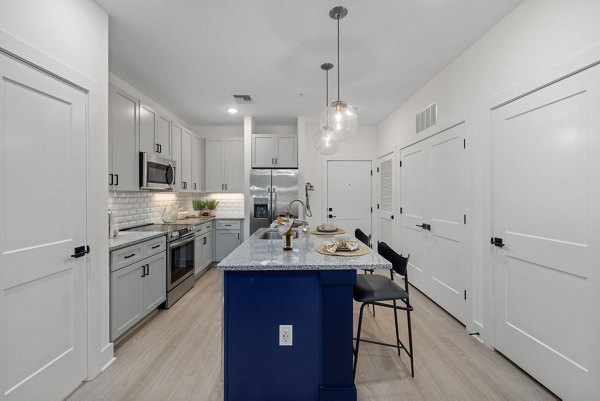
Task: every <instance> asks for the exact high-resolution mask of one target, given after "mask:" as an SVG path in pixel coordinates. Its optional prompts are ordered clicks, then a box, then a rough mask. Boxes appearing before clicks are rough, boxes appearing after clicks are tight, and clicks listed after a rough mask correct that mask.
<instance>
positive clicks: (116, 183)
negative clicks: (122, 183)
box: [115, 174, 119, 185]
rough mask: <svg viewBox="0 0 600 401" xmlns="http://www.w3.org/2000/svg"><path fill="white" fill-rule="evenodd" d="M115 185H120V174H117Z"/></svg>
mask: <svg viewBox="0 0 600 401" xmlns="http://www.w3.org/2000/svg"><path fill="white" fill-rule="evenodd" d="M115 185H119V174H115Z"/></svg>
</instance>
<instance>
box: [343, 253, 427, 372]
mask: <svg viewBox="0 0 600 401" xmlns="http://www.w3.org/2000/svg"><path fill="white" fill-rule="evenodd" d="M377 251H378V252H379V255H381V256H382V257H384V258H385V259H387V260H388V261H389V262H390V263H391V264H392V268H391V269H390V278H387V277H384V276H382V275H380V274H361V275H357V276H356V284H355V285H354V300H355V301H357V302H362V305H361V306H360V314H359V318H358V330H357V333H356V338H355V340H356V347H355V349H354V376H355V377H356V367H357V365H358V349H359V346H360V342H361V341H362V342H367V343H371V344H378V345H384V346H386V347H394V348H397V349H398V355H400V350H401V349H403V350H404V351H405V352H406V354H407V355H408V357H409V358H410V372H411V376H412V377H415V369H414V364H413V345H412V325H411V321H410V313H411V312H412V310H413V307H412V306H411V305H410V302H409V298H408V272H407V265H408V256H407V257H404V256H402V255H399V254H397V253H396V252H395V251H394V250H393V249H392V248H390V247H389V246H388V245H387V244H386V243H385V242H380V243H379V246H378V247H377ZM409 256H410V255H409ZM394 272H396V273H397V274H399V275H401V276H403V277H404V288H402V287H400V286H399V285H398V284H396V282H394ZM398 300H400V301H402V302H403V303H404V305H405V306H398V305H397V304H396V301H398ZM385 301H388V302H389V301H392V305H390V304H387V303H383V302H385ZM366 305H373V307H374V306H375V305H377V306H381V307H384V308H392V309H393V310H394V321H395V324H396V344H389V343H383V342H379V341H373V340H365V339H361V338H360V332H361V329H362V318H363V311H364V308H365V306H366ZM398 310H404V311H406V317H407V323H408V349H407V348H406V346H405V345H404V344H403V343H402V341H401V340H400V333H399V330H398V313H397V312H398Z"/></svg>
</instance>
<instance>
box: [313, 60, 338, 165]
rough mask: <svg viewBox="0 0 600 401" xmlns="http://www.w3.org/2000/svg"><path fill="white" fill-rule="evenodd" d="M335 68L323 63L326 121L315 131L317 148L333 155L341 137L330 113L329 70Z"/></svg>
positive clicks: (321, 151) (323, 153) (325, 153)
mask: <svg viewBox="0 0 600 401" xmlns="http://www.w3.org/2000/svg"><path fill="white" fill-rule="evenodd" d="M332 68H333V64H331V63H324V64H321V69H322V70H323V71H325V110H324V111H323V113H325V121H321V125H320V127H319V129H318V130H317V132H316V133H315V149H317V150H318V151H319V153H321V154H322V155H331V154H333V153H335V152H337V151H338V149H339V148H340V139H339V138H338V134H337V133H336V132H335V131H334V129H333V127H332V125H331V120H330V114H329V70H331V69H332Z"/></svg>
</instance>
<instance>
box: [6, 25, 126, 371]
mask: <svg viewBox="0 0 600 401" xmlns="http://www.w3.org/2000/svg"><path fill="white" fill-rule="evenodd" d="M0 52H1V53H3V54H5V55H7V56H8V57H11V58H14V59H16V60H18V61H20V62H22V63H24V64H26V65H28V66H30V67H31V68H34V69H36V70H38V71H41V72H42V73H44V74H47V75H50V76H52V77H54V78H56V79H58V80H60V81H62V82H64V83H66V84H68V85H71V86H73V87H75V88H77V89H78V90H81V91H82V92H83V93H85V95H86V153H87V154H86V160H87V172H86V176H87V184H86V210H87V216H86V217H87V227H86V237H87V244H88V245H89V246H90V249H91V252H90V254H89V255H88V256H87V257H86V267H87V277H88V282H87V327H86V339H87V351H86V366H87V373H86V376H87V379H86V380H91V379H93V378H94V377H96V376H97V375H98V374H99V373H100V372H102V371H103V370H104V369H106V368H107V367H108V366H109V365H110V364H111V363H112V362H113V361H114V359H115V358H114V352H113V343H112V342H110V339H109V269H107V266H108V264H109V257H108V235H106V233H108V220H107V219H106V211H107V209H108V193H107V187H106V179H107V177H108V164H107V160H108V75H107V77H106V82H98V81H96V80H94V79H92V78H90V77H88V76H87V75H85V74H84V73H82V72H79V71H77V70H75V69H73V67H71V66H68V65H66V64H63V63H61V62H60V61H57V60H56V59H55V58H53V57H51V56H49V55H47V54H45V53H43V52H41V51H40V50H38V49H36V48H34V47H32V46H30V45H29V44H27V43H25V42H24V41H22V40H20V39H19V38H17V37H15V36H13V35H11V34H9V33H8V32H6V31H4V30H2V29H0ZM96 184H97V185H96Z"/></svg>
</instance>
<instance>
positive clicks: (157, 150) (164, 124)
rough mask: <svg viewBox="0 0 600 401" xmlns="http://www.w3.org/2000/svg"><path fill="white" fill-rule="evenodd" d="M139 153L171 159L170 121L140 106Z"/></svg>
mask: <svg viewBox="0 0 600 401" xmlns="http://www.w3.org/2000/svg"><path fill="white" fill-rule="evenodd" d="M140 152H146V153H149V154H157V155H160V156H161V157H164V158H167V159H170V158H171V120H169V119H168V118H166V117H164V116H161V115H160V114H158V113H157V112H155V111H154V110H153V109H152V108H150V107H149V106H147V105H145V104H140Z"/></svg>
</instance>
